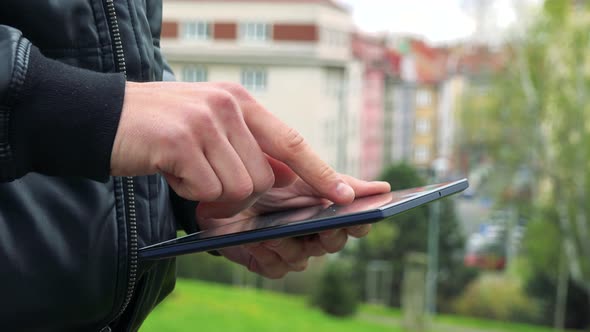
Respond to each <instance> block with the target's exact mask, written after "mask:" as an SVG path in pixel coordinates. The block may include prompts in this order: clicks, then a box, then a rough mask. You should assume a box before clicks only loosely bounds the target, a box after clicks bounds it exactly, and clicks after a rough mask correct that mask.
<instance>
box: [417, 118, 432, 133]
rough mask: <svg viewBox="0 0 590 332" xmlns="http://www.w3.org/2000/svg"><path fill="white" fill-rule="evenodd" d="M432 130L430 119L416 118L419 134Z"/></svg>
mask: <svg viewBox="0 0 590 332" xmlns="http://www.w3.org/2000/svg"><path fill="white" fill-rule="evenodd" d="M429 131H430V120H428V119H417V120H416V132H417V133H418V134H427V133H428V132H429Z"/></svg>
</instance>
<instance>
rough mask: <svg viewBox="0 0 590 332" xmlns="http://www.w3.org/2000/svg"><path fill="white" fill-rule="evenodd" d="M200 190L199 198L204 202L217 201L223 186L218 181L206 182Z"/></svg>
mask: <svg viewBox="0 0 590 332" xmlns="http://www.w3.org/2000/svg"><path fill="white" fill-rule="evenodd" d="M199 191H200V194H199V195H198V196H199V200H200V201H204V202H213V201H216V200H218V199H219V197H221V195H222V188H221V186H220V185H219V184H217V183H210V184H206V185H204V186H203V187H202V188H201V189H200V190H199Z"/></svg>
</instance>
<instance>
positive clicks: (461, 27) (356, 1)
mask: <svg viewBox="0 0 590 332" xmlns="http://www.w3.org/2000/svg"><path fill="white" fill-rule="evenodd" d="M338 1H340V2H341V3H343V4H345V5H347V6H348V7H350V8H351V9H352V11H353V16H354V20H355V22H356V24H357V25H358V26H359V28H361V30H363V31H366V32H381V31H389V32H393V33H403V34H411V35H415V36H419V37H422V38H424V39H426V40H428V41H430V42H432V43H447V42H453V41H457V40H466V39H469V38H477V39H486V40H487V39H491V40H492V42H494V41H496V40H493V39H498V38H499V36H500V35H502V33H503V32H504V31H506V29H508V28H509V27H510V26H512V25H513V24H515V23H517V22H518V20H517V19H516V18H517V15H516V14H515V11H514V7H513V3H512V2H513V1H515V0H338ZM482 1H483V2H484V3H485V7H487V8H485V10H484V11H483V12H484V15H476V12H477V11H476V10H475V7H476V6H475V4H476V3H482ZM521 1H525V2H533V3H538V2H539V0H521ZM478 18H479V19H478ZM478 22H479V25H478V24H477V23H478ZM478 27H479V29H478ZM476 32H477V33H476Z"/></svg>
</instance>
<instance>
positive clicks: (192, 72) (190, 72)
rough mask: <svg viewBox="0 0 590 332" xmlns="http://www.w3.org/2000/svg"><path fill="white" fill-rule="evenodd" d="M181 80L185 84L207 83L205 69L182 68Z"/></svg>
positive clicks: (198, 67)
mask: <svg viewBox="0 0 590 332" xmlns="http://www.w3.org/2000/svg"><path fill="white" fill-rule="evenodd" d="M182 80H183V81H185V82H207V81H208V73H207V68H205V67H200V66H188V67H184V68H182Z"/></svg>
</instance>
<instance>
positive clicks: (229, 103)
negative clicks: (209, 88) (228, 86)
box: [207, 89, 239, 112]
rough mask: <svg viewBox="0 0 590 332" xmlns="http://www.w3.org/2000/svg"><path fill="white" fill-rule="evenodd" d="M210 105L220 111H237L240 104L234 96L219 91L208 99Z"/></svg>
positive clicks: (212, 93)
mask: <svg viewBox="0 0 590 332" xmlns="http://www.w3.org/2000/svg"><path fill="white" fill-rule="evenodd" d="M207 101H208V103H209V105H211V106H212V107H213V108H214V109H215V110H219V111H226V112H227V111H230V112H231V111H237V110H238V109H239V107H238V103H237V102H236V100H235V98H234V96H233V95H232V94H231V93H229V92H228V91H226V90H223V89H219V90H216V91H215V92H211V93H210V94H209V96H208V98H207Z"/></svg>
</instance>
